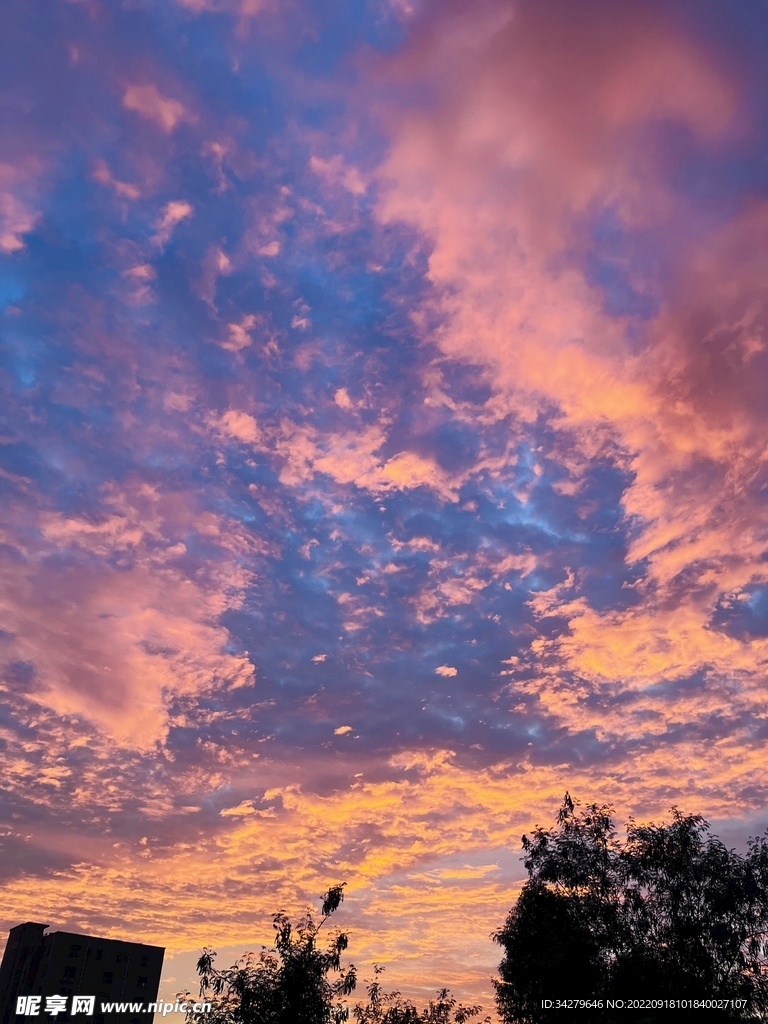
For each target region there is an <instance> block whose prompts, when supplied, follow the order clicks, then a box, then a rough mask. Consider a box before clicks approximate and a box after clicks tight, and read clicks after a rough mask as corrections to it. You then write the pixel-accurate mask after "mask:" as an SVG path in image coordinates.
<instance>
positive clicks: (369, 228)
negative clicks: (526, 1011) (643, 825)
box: [0, 0, 768, 1012]
mask: <svg viewBox="0 0 768 1024" xmlns="http://www.w3.org/2000/svg"><path fill="white" fill-rule="evenodd" d="M3 8H4V11H3V18H2V20H3V23H4V28H3V31H2V33H0V47H2V60H1V61H0V75H1V76H2V96H3V107H2V124H3V127H2V134H1V135H0V138H2V147H1V148H0V327H1V328H2V331H1V335H0V336H1V338H2V361H1V362H0V387H2V399H1V400H0V402H1V406H0V407H1V409H2V412H1V413H0V416H1V417H2V423H1V424H0V440H1V441H2V444H1V445H0V487H1V488H2V500H1V504H0V510H1V515H2V519H1V520H0V540H1V541H2V544H1V545H0V576H1V579H2V589H1V590H0V600H1V601H2V618H1V619H0V673H1V676H0V678H1V679H2V683H0V687H1V688H2V719H1V720H0V758H2V765H3V771H2V776H3V780H4V784H3V816H2V817H3V821H2V830H1V831H2V835H1V836H0V866H1V867H2V874H3V878H2V914H1V915H0V918H1V919H0V924H1V925H2V930H3V931H7V930H8V928H10V927H11V926H13V925H16V924H18V923H19V922H21V921H28V920H30V921H45V922H48V923H50V924H51V925H52V926H55V927H60V928H64V929H67V930H70V931H87V932H89V933H92V934H97V935H101V934H105V935H115V936H122V937H125V938H132V939H135V940H137V941H142V942H147V943H152V944H157V945H162V946H166V947H168V957H167V961H166V980H165V981H164V983H163V988H162V989H161V992H162V993H164V994H165V995H166V996H167V995H168V994H171V993H174V992H177V991H179V990H180V989H182V988H185V987H186V986H192V985H193V984H194V978H193V976H192V973H191V970H192V964H193V959H194V954H195V953H196V951H197V950H199V949H200V947H201V946H203V945H206V944H211V945H214V946H216V947H217V948H218V949H219V950H220V951H221V953H220V955H221V956H222V958H223V959H224V960H226V958H227V957H229V956H234V954H236V953H237V952H239V951H241V950H244V949H246V948H255V947H256V946H257V945H258V944H259V943H261V942H266V943H269V942H271V941H272V930H271V918H270V915H271V914H272V913H273V911H275V910H277V909H279V908H284V909H285V910H287V911H288V912H290V913H292V914H295V913H299V912H301V911H302V910H303V909H304V908H306V907H307V906H308V905H314V906H317V897H318V896H319V895H320V893H321V892H323V891H324V890H325V889H327V888H328V886H329V885H331V884H334V883H337V882H342V881H343V882H346V883H347V887H346V892H347V897H346V899H345V902H344V904H343V907H342V908H341V909H340V910H339V912H338V914H337V919H338V923H339V925H340V926H341V927H344V928H345V929H348V930H349V932H350V949H349V953H350V959H351V960H352V961H354V962H355V963H356V964H357V966H358V971H359V973H360V975H361V977H367V976H368V973H367V972H369V970H370V965H371V964H372V963H373V962H374V961H376V962H378V963H381V964H384V965H385V966H386V970H387V973H386V975H385V982H386V984H387V985H388V986H391V987H397V988H400V989H401V990H402V991H403V992H405V993H407V994H409V995H413V996H414V997H417V998H423V997H424V996H425V995H428V994H430V993H431V992H433V991H434V990H435V989H436V988H437V987H438V986H439V985H449V986H451V987H452V988H453V990H454V991H455V993H456V994H457V996H458V997H460V998H461V999H463V1000H464V1001H467V1002H468V1001H475V1000H476V1001H479V1002H482V1003H483V1005H484V1009H485V1011H486V1012H490V1011H491V1010H492V999H493V995H492V987H491V982H490V979H491V977H492V975H493V973H494V970H495V966H496V964H497V963H498V960H499V956H500V953H499V950H498V948H497V947H494V945H493V944H492V942H491V941H490V934H491V932H492V931H493V930H494V929H496V928H498V927H499V926H500V925H501V924H502V923H503V920H504V917H505V915H506V913H507V911H508V910H509V908H510V906H511V904H512V902H513V900H514V898H515V894H516V892H517V891H518V890H519V885H520V882H521V880H522V878H523V876H524V871H523V868H522V865H521V863H520V860H519V855H520V854H519V851H520V837H521V835H522V833H523V832H525V831H526V830H527V829H530V828H531V827H532V826H534V825H535V824H537V823H540V824H548V823H549V822H550V821H551V820H552V817H553V814H554V812H555V811H556V809H557V806H558V804H559V802H560V801H561V799H562V796H563V793H564V791H565V790H566V789H569V790H570V792H571V793H572V794H573V795H574V796H575V797H576V798H578V799H581V800H583V801H585V802H587V801H593V800H595V801H598V802H611V803H613V804H614V805H615V807H616V809H617V818H618V819H619V820H620V821H621V820H624V819H625V818H626V817H627V816H628V815H630V814H632V815H635V816H636V817H637V818H640V819H643V818H651V817H656V818H661V817H663V816H664V815H665V814H666V812H667V811H668V810H669V808H670V807H671V806H672V805H679V806H680V807H681V808H682V809H683V810H685V811H686V812H691V813H693V812H696V813H702V814H704V815H705V816H706V817H707V818H709V819H711V820H714V821H715V822H716V823H717V826H718V828H721V829H722V830H723V831H722V834H723V836H724V837H727V838H728V841H729V842H731V841H732V842H737V841H740V839H738V837H740V836H743V837H744V838H746V836H747V834H749V833H750V832H751V833H753V834H754V833H755V832H756V831H759V832H762V831H763V829H764V828H765V826H766V824H768V817H766V815H765V814H764V808H765V806H766V803H768V757H767V756H766V751H765V743H766V736H768V706H767V703H766V701H767V698H766V663H768V501H767V498H766V496H767V495H768V348H767V346H768V337H767V336H766V317H767V316H768V310H767V309H766V299H765V289H766V282H767V281H768V177H767V176H766V167H768V141H767V140H768V110H766V99H765V97H766V96H768V90H767V89H766V85H767V84H768V83H767V82H766V77H767V76H768V72H766V65H765V59H764V57H765V51H766V46H767V45H768V12H766V9H765V7H764V6H762V5H759V4H756V3H752V2H751V0H737V2H736V3H728V4H726V3H725V2H724V0H722V2H721V0H697V2H696V3H694V2H687V0H673V2H669V0H665V2H663V3H662V2H661V0H659V2H655V0H653V2H652V0H626V2H625V0H610V2H609V0H577V2H576V0H519V2H508V0H473V2H466V0H465V2H460V0H412V2H406V0H334V2H329V0H295V2H288V0H5V3H4V4H3ZM731 836H733V837H736V838H733V839H732V840H731V838H730V837H731Z"/></svg>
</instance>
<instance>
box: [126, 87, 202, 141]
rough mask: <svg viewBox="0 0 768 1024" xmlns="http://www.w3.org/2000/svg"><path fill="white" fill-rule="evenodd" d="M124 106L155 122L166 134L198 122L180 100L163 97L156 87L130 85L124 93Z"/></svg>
mask: <svg viewBox="0 0 768 1024" xmlns="http://www.w3.org/2000/svg"><path fill="white" fill-rule="evenodd" d="M123 106H124V107H125V109H126V110H131V111H133V112H134V113H136V114H138V115H139V116H140V117H143V118H145V120H148V121H154V122H155V124H156V125H157V126H158V127H159V128H162V130H163V131H164V132H172V131H174V130H175V129H176V128H177V127H178V126H179V125H180V124H182V123H183V122H192V123H194V121H196V120H197V118H196V115H195V114H194V113H193V112H192V111H190V110H188V109H187V108H186V107H185V106H184V104H183V103H181V102H180V101H179V100H175V99H172V98H171V97H170V96H163V94H162V93H161V92H160V91H159V89H158V88H157V86H156V85H152V84H149V85H129V86H128V88H127V89H126V90H125V92H124V93H123Z"/></svg>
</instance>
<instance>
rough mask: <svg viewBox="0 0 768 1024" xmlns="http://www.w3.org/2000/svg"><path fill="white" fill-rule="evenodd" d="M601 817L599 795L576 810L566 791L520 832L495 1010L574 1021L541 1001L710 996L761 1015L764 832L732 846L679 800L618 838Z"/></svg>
mask: <svg viewBox="0 0 768 1024" xmlns="http://www.w3.org/2000/svg"><path fill="white" fill-rule="evenodd" d="M611 815H612V809H611V808H610V807H607V806H603V807H599V806H597V805H595V804H593V805H591V806H589V807H587V808H585V809H584V810H577V809H576V806H575V805H574V802H573V801H572V800H571V798H570V796H569V795H568V794H567V793H566V795H565V800H564V802H563V806H562V807H561V809H560V811H559V813H558V816H557V825H556V827H555V828H554V829H542V828H537V829H536V830H535V831H534V833H533V836H532V837H531V838H528V837H527V836H523V851H524V855H525V856H524V863H525V867H526V869H527V871H528V881H527V882H526V883H525V885H524V887H523V890H522V892H521V894H520V897H519V899H518V901H517V903H516V905H515V907H514V908H513V910H512V911H511V912H510V914H509V916H508V918H507V920H506V923H505V925H504V927H503V928H502V929H501V930H500V931H498V932H497V933H496V934H495V936H494V938H495V940H496V942H498V943H499V944H500V945H501V946H502V947H503V948H504V951H505V955H504V958H503V960H502V962H501V964H500V966H499V972H500V975H501V980H500V981H498V982H496V983H495V984H496V1001H497V1006H498V1009H499V1013H500V1014H501V1017H502V1019H503V1020H504V1021H505V1022H507V1024H538V1022H543V1021H547V1022H549V1024H554V1022H555V1021H559V1020H563V1021H565V1020H572V1019H573V1010H572V1009H563V1010H561V1011H558V1010H557V1007H556V1006H554V1007H543V1006H542V1000H543V999H547V998H549V999H553V1000H557V999H564V998H565V999H572V998H581V999H587V1000H595V999H597V1000H600V999H602V1000H604V1001H605V1000H606V999H630V998H640V999H649V998H650V999H656V1000H664V999H666V1000H670V999H709V1000H712V999H718V1000H721V1001H724V1008H723V1009H721V1010H717V1011H712V1010H708V1011H707V1012H708V1013H709V1016H708V1018H707V1019H709V1020H764V1019H766V1014H768V975H767V968H768V842H766V840H765V839H751V840H750V842H749V847H748V853H747V855H746V856H745V857H741V856H739V855H738V854H736V853H735V852H734V851H732V850H727V849H726V848H725V846H723V844H722V843H721V842H720V840H719V839H718V838H717V837H716V836H713V835H711V834H710V833H709V825H708V823H707V822H706V821H705V820H704V819H703V818H702V817H701V816H699V815H683V814H681V813H680V812H679V811H678V810H677V809H676V808H675V809H673V810H672V820H671V822H670V823H669V824H664V825H657V824H653V823H651V824H647V825H637V824H636V823H635V822H634V821H633V820H630V821H629V823H628V824H627V830H626V839H625V841H624V842H623V843H622V842H620V841H619V840H618V839H617V837H616V832H615V829H614V826H613V821H612V817H611ZM725 1002H727V1006H725ZM693 1012H695V1013H696V1015H697V1016H696V1019H697V1020H701V1019H703V1018H702V1017H701V1011H700V1010H699V1011H693ZM668 1013H669V1010H668V1009H667V1008H664V1009H662V1008H659V1009H655V1008H653V1007H650V1008H641V1009H638V1011H637V1012H636V1013H634V1012H633V1011H630V1010H628V1009H627V1008H624V1009H623V1010H621V1011H619V1012H618V1013H617V1014H616V1015H615V1016H614V1013H613V1011H612V1010H610V1009H609V1008H608V1007H606V1006H605V1005H603V1007H602V1008H600V1007H594V1006H593V1007H592V1008H591V1009H590V1020H591V1021H605V1022H609V1021H611V1022H612V1021H614V1020H616V1021H618V1020H621V1021H622V1022H623V1024H630V1022H631V1021H632V1020H636V1021H643V1022H653V1021H656V1020H662V1019H667V1016H668ZM685 1015H686V1014H685V1012H683V1013H682V1016H683V1017H685ZM678 1016H681V1014H680V1013H678Z"/></svg>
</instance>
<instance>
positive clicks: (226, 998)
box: [187, 883, 356, 1024]
mask: <svg viewBox="0 0 768 1024" xmlns="http://www.w3.org/2000/svg"><path fill="white" fill-rule="evenodd" d="M344 884H345V883H342V885H335V886H333V887H332V888H330V889H329V890H328V892H327V893H325V895H324V896H323V902H322V908H321V916H320V921H319V922H316V921H315V919H314V918H313V916H312V914H311V913H307V914H306V915H305V916H304V917H303V918H302V919H301V920H300V921H299V924H298V926H297V927H296V929H294V928H293V926H292V925H291V922H290V920H289V919H288V917H287V916H286V914H284V913H283V912H282V911H280V912H279V913H277V914H275V915H274V917H273V919H272V924H273V928H274V929H275V949H274V952H272V951H270V950H266V949H262V951H261V952H260V953H259V954H258V956H257V955H256V954H255V953H245V954H244V955H243V956H242V957H240V959H239V960H238V961H237V962H236V963H235V964H233V965H232V966H231V967H229V968H227V969H226V970H221V971H220V970H217V969H216V967H215V966H214V960H215V958H216V952H215V951H214V950H212V949H211V948H209V947H207V948H206V949H204V950H203V954H202V956H201V957H200V959H199V960H198V962H197V971H198V974H199V975H200V996H201V997H202V998H206V999H210V1001H211V1003H212V1010H211V1012H210V1013H197V1014H196V1013H193V1012H192V1011H190V1012H188V1013H187V1020H188V1022H195V1024H198V1022H200V1024H202V1022H206V1024H341V1022H342V1021H345V1020H347V1019H348V1012H347V1009H346V1007H344V1006H343V1005H342V1004H341V1003H340V1002H339V999H340V998H341V997H343V996H346V995H349V994H350V993H351V992H352V991H353V990H354V988H355V983H356V978H355V968H354V965H353V964H350V965H349V966H348V967H347V968H346V969H344V968H342V966H341V954H342V953H343V952H344V950H345V949H346V948H347V945H348V937H347V935H346V933H345V932H336V933H335V934H334V935H332V936H331V937H330V938H329V940H328V943H327V947H326V948H325V949H321V948H320V947H319V945H318V936H319V933H320V930H321V928H322V927H323V925H324V924H325V923H326V921H327V920H328V918H329V917H330V916H331V915H332V914H333V913H334V911H336V910H338V908H339V906H340V904H341V902H342V900H343V899H344ZM332 975H337V977H336V978H335V979H334V980H330V977H329V976H332Z"/></svg>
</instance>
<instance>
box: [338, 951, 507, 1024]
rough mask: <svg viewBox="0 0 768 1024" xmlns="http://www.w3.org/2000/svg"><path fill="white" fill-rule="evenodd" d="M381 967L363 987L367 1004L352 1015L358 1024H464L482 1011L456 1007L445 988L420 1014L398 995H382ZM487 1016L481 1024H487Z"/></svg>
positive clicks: (473, 1007) (468, 1007) (390, 993)
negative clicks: (364, 987) (366, 995)
mask: <svg viewBox="0 0 768 1024" xmlns="http://www.w3.org/2000/svg"><path fill="white" fill-rule="evenodd" d="M383 971H384V968H383V967H381V966H380V965H379V964H374V965H373V972H374V977H373V981H371V982H369V983H368V985H367V986H366V992H367V993H368V1002H367V1003H366V1004H365V1005H362V1004H361V1003H358V1004H357V1005H356V1006H355V1008H354V1009H353V1011H352V1015H353V1017H354V1018H355V1020H356V1021H357V1022H358V1024H466V1021H468V1020H469V1019H470V1018H471V1017H476V1016H477V1014H478V1013H480V1011H481V1010H482V1007H481V1006H462V1005H461V1004H460V1003H459V1004H457V1002H456V1000H455V999H454V998H453V996H452V995H451V993H450V992H449V991H448V989H446V988H443V989H440V991H439V992H438V993H437V999H436V1000H433V999H430V1001H429V1003H428V1005H427V1006H425V1007H424V1009H423V1010H421V1011H419V1010H418V1009H417V1008H416V1006H415V1005H414V1004H413V1003H411V1002H410V1001H409V1000H407V999H403V998H402V997H401V995H400V993H399V992H385V991H384V988H383V986H382V984H381V982H380V981H379V975H381V974H382V973H383ZM490 1019H491V1018H490V1017H486V1018H485V1021H484V1022H482V1024H488V1022H490Z"/></svg>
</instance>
